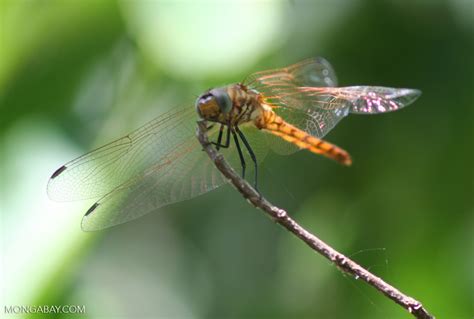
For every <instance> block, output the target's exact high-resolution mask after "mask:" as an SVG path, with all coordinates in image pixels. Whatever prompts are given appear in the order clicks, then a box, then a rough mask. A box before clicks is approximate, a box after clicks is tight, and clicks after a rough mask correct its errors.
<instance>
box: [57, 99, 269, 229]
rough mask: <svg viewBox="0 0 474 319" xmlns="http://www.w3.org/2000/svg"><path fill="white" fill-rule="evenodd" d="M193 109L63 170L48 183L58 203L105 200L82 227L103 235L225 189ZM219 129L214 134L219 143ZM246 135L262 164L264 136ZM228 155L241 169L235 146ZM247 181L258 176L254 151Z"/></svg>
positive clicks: (165, 116)
mask: <svg viewBox="0 0 474 319" xmlns="http://www.w3.org/2000/svg"><path fill="white" fill-rule="evenodd" d="M196 119H197V116H196V113H195V111H194V109H193V108H188V109H179V110H175V111H172V112H169V113H166V114H163V115H162V116H159V117H158V118H156V119H154V120H153V121H151V122H149V123H147V124H145V125H144V126H143V127H141V128H139V129H137V130H136V131H134V132H132V133H130V134H128V135H127V136H125V137H123V138H120V139H118V140H116V141H114V142H112V143H109V144H107V145H105V146H103V147H100V148H98V149H96V150H94V151H92V152H90V153H87V154H85V155H83V156H81V157H79V158H77V159H75V160H73V161H71V162H69V163H67V164H66V165H64V166H62V167H61V168H60V169H58V170H57V171H56V172H55V173H54V174H53V175H52V177H51V179H50V181H49V183H48V194H49V196H50V197H51V198H52V199H55V200H59V201H65V200H76V199H85V198H94V197H102V198H101V199H100V200H99V201H97V202H96V203H95V204H94V205H92V207H91V208H90V209H89V210H88V211H87V213H86V216H84V219H83V222H82V227H83V229H84V230H97V229H102V228H106V227H110V226H113V225H116V224H120V223H123V222H126V221H129V220H132V219H135V218H137V217H139V216H142V215H144V214H146V213H149V212H151V211H154V210H156V209H157V208H160V207H162V206H165V205H168V204H171V203H174V202H178V201H182V200H186V199H190V198H192V197H195V196H197V195H199V194H203V193H205V192H208V191H210V190H212V189H215V188H216V187H218V186H220V185H222V184H224V183H225V182H226V180H225V179H224V178H223V177H222V175H221V174H220V172H219V171H218V170H217V169H216V168H215V167H214V165H213V164H212V163H211V161H210V160H209V158H208V157H207V155H206V153H205V152H203V151H202V150H201V146H200V144H199V142H198V141H197V139H196V137H195V130H196ZM218 127H219V125H214V126H213V128H212V129H211V130H210V132H209V139H210V140H215V139H216V138H217V134H218ZM242 131H243V132H244V134H245V135H246V137H247V139H248V140H249V142H250V143H251V145H252V149H253V150H254V151H255V153H256V154H257V158H258V159H259V160H263V158H264V157H265V154H266V146H265V141H264V139H263V137H262V134H261V133H259V132H258V130H257V129H255V128H253V127H243V128H242ZM221 151H222V153H224V156H225V157H226V158H227V159H228V160H229V162H230V163H231V165H233V167H235V168H236V169H239V168H240V164H241V163H240V158H239V156H238V153H237V151H236V148H235V146H234V145H231V147H229V148H228V149H222V150H221ZM243 151H244V156H245V157H246V161H247V167H248V169H247V174H248V175H247V176H252V175H251V174H253V167H252V166H251V165H250V164H251V162H250V161H249V156H248V152H246V150H245V149H244V150H243Z"/></svg>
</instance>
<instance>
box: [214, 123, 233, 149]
mask: <svg viewBox="0 0 474 319" xmlns="http://www.w3.org/2000/svg"><path fill="white" fill-rule="evenodd" d="M224 126H226V125H224V124H221V127H220V128H219V135H218V136H217V142H212V144H213V145H215V146H216V149H217V150H219V149H220V148H221V147H222V148H228V147H229V145H230V126H229V125H227V133H226V138H225V144H222V135H223V132H224Z"/></svg>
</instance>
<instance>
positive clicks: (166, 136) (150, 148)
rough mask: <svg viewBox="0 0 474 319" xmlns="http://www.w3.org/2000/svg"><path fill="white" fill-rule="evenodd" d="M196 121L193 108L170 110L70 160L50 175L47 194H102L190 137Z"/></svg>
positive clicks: (78, 196) (69, 196)
mask: <svg viewBox="0 0 474 319" xmlns="http://www.w3.org/2000/svg"><path fill="white" fill-rule="evenodd" d="M195 122H196V113H195V111H194V110H193V108H184V109H178V110H173V111H170V112H168V113H165V114H163V115H161V116H159V117H157V118H156V119H154V120H152V121H151V122H149V123H147V124H145V125H144V126H142V127H141V128H139V129H137V130H135V131H133V132H132V133H130V134H128V135H126V136H124V137H122V138H120V139H118V140H116V141H114V142H111V143H109V144H106V145H104V146H102V147H100V148H98V149H96V150H94V151H92V152H89V153H87V154H85V155H83V156H81V157H79V158H77V159H75V160H72V161H71V162H69V163H67V164H65V165H64V166H62V167H61V168H59V169H58V170H57V171H56V172H55V173H53V175H52V176H51V178H50V180H49V182H48V195H49V197H50V198H51V199H53V200H56V201H71V200H79V199H89V198H98V197H102V196H104V195H105V194H107V193H109V192H110V191H112V190H113V189H115V188H116V187H118V186H119V185H121V184H123V183H125V182H126V181H128V180H130V179H131V178H133V177H134V176H136V175H138V174H140V173H141V172H142V171H143V170H145V169H147V168H149V167H151V166H153V165H154V164H156V163H160V162H161V161H162V160H163V159H164V158H166V156H167V155H168V154H169V153H170V152H172V151H173V150H174V149H175V148H176V147H178V146H179V145H181V144H183V143H185V142H186V141H188V140H189V139H191V138H193V136H194V128H195Z"/></svg>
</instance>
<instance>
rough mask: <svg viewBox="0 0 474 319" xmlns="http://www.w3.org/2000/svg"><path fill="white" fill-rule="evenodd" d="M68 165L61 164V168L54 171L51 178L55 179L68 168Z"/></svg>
mask: <svg viewBox="0 0 474 319" xmlns="http://www.w3.org/2000/svg"><path fill="white" fill-rule="evenodd" d="M66 168H67V166H66V165H63V166H61V167H60V168H58V169H57V170H56V171H54V173H53V174H52V175H51V177H50V179H55V178H56V177H58V176H59V175H61V173H62V172H64V171H65V170H66Z"/></svg>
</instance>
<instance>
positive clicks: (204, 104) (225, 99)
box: [196, 88, 232, 122]
mask: <svg viewBox="0 0 474 319" xmlns="http://www.w3.org/2000/svg"><path fill="white" fill-rule="evenodd" d="M231 109H232V100H231V99H230V97H229V94H228V93H227V90H226V88H218V89H212V90H209V91H208V92H206V93H204V94H203V95H201V96H200V97H199V98H198V99H197V100H196V111H197V113H198V114H199V116H200V117H201V118H202V119H205V120H209V121H214V122H218V121H219V118H222V117H223V116H225V115H227V114H228V113H229V112H230V110H231Z"/></svg>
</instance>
